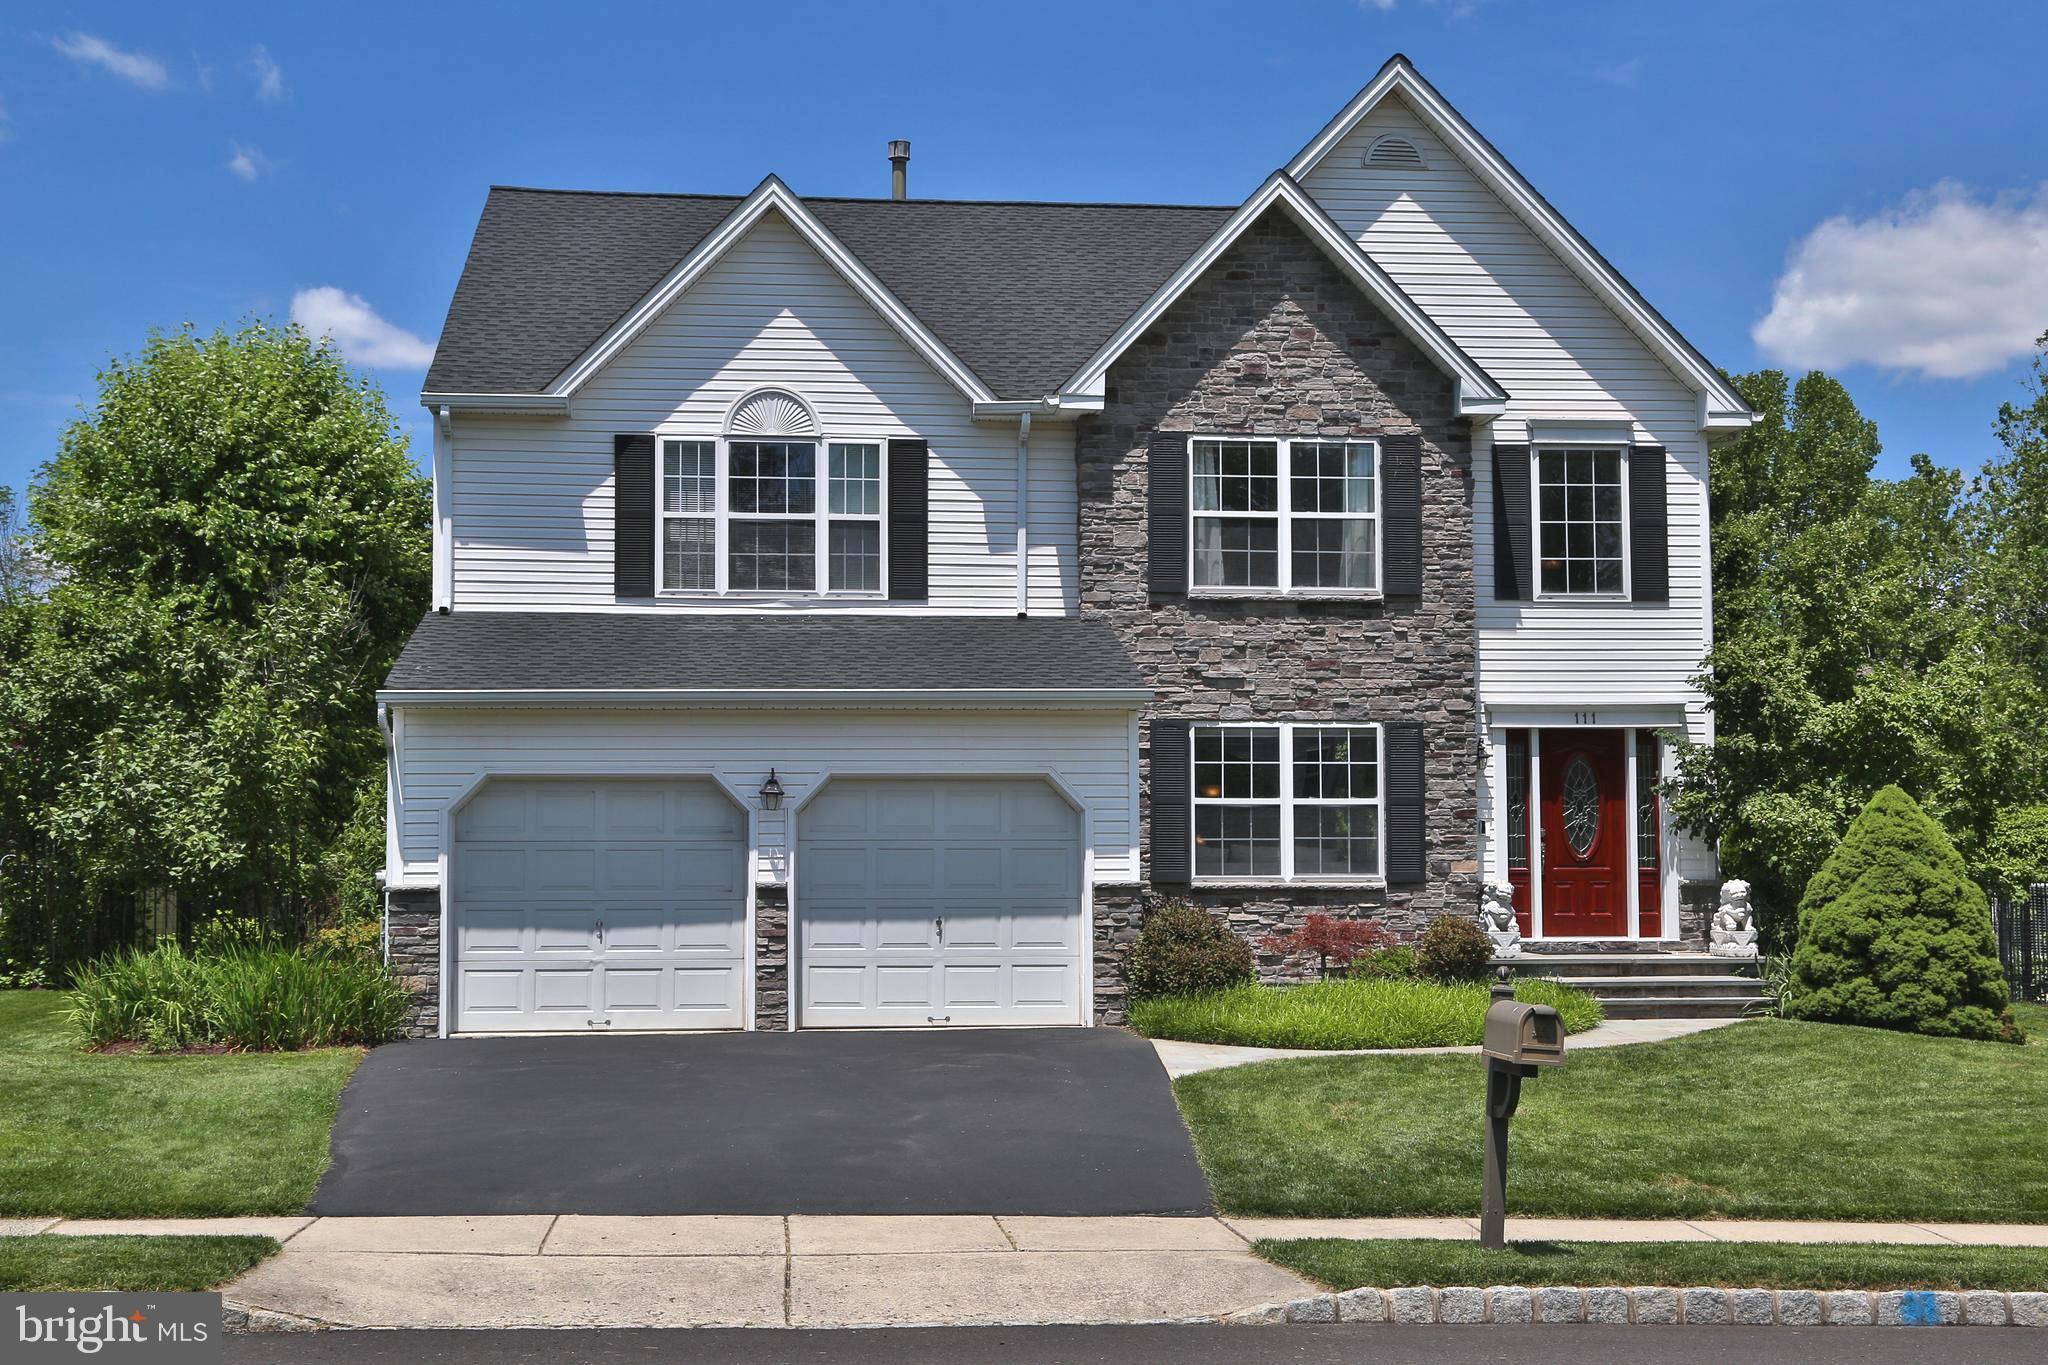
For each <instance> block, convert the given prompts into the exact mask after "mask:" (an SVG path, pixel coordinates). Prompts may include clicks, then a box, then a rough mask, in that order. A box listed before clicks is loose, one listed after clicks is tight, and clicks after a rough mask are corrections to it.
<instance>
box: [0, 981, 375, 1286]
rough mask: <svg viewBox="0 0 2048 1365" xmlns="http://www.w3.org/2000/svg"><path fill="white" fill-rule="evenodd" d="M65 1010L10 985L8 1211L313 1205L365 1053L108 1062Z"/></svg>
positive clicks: (179, 1211)
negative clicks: (344, 1095)
mask: <svg viewBox="0 0 2048 1365" xmlns="http://www.w3.org/2000/svg"><path fill="white" fill-rule="evenodd" d="M64 1008H65V1001H64V997H63V995H61V994H59V993H57V992H55V991H0V1217H26V1216H33V1215H37V1214H63V1215H66V1216H69V1217H73V1218H142V1217H167V1218H168V1217H195V1218H196V1217H209V1216H221V1215H229V1214H266V1213H268V1214H278V1213H297V1212H299V1211H300V1210H301V1209H302V1208H304V1207H305V1205H306V1201H307V1200H309V1199H311V1198H312V1195H313V1186H314V1184H315V1182H317V1181H318V1180H319V1178H320V1172H321V1171H322V1170H323V1169H325V1167H326V1165H327V1130H328V1129H329V1128H330V1127H331V1126H332V1125H333V1123H334V1110H335V1101H336V1099H337V1098H338V1096H339V1095H340V1093H341V1087H342V1084H343V1083H344V1082H346V1081H347V1080H348V1078H349V1074H350V1073H351V1072H353V1071H354V1070H355V1068H356V1063H357V1062H358V1061H360V1060H362V1052H361V1050H360V1049H358V1048H330V1049H325V1050H321V1051H312V1052H273V1053H226V1054H220V1055H214V1056H150V1055H147V1054H143V1053H137V1054H133V1055H129V1056H102V1055H99V1054H96V1053H89V1052H83V1051H81V1050H80V1049H79V1047H78V1044H77V1043H76V1041H75V1040H74V1039H73V1036H72V1034H71V1031H70V1029H69V1027H68V1026H67V1025H66V1023H65V1020H64ZM159 1287H161V1286H159Z"/></svg>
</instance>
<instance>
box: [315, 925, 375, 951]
mask: <svg viewBox="0 0 2048 1365" xmlns="http://www.w3.org/2000/svg"><path fill="white" fill-rule="evenodd" d="M313 951H314V952H316V953H319V954H321V955H323V956H326V957H349V958H356V959H359V960H361V961H363V962H381V961H383V959H384V926H383V925H382V924H380V923H378V922H377V921H376V920H373V919H352V920H344V921H342V922H341V923H340V924H331V925H329V926H328V927H327V928H325V929H322V930H320V931H319V932H318V933H316V934H314V935H313Z"/></svg>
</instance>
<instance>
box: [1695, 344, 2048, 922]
mask: <svg viewBox="0 0 2048 1365" xmlns="http://www.w3.org/2000/svg"><path fill="white" fill-rule="evenodd" d="M1735 382H1736V384H1737V386H1738V387H1739V388H1740V389H1741V390H1742V392H1743V394H1744V396H1745V397H1746V398H1747V399H1748V400H1749V402H1750V404H1751V406H1752V407H1754V408H1755V409H1756V410H1757V411H1758V412H1760V413H1761V414H1763V418H1764V420H1763V421H1762V422H1760V423H1759V424H1758V425H1757V426H1756V427H1755V428H1754V429H1753V430H1752V431H1751V432H1749V433H1748V434H1746V435H1745V436H1743V437H1742V438H1740V439H1738V440H1736V441H1733V442H1730V443H1729V444H1728V445H1727V446H1725V447H1723V448H1722V449H1720V450H1717V451H1716V452H1715V453H1714V457H1713V461H1712V465H1711V470H1710V488H1709V492H1710V499H1711V517H1712V525H1713V546H1714V635H1715V644H1714V648H1713V649H1712V651H1711V652H1710V653H1709V654H1708V655H1707V658H1706V660H1705V663H1706V670H1705V672H1704V673H1703V674H1702V675H1701V677H1700V680H1699V681H1700V685H1701V687H1702V688H1703V690H1704V691H1705V692H1706V694H1707V697H1708V700H1709V702H1710V704H1711V706H1712V708H1713V712H1714V722H1715V732H1716V738H1715V743H1714V744H1713V745H1712V746H1711V747H1709V746H1682V749H1681V754H1680V760H1679V773H1680V779H1681V785H1680V787H1679V789H1678V790H1677V791H1676V792H1675V794H1674V813H1675V815H1676V817H1677V818H1678V820H1679V821H1680V823H1682V824H1684V825H1685V826H1686V827H1688V828H1690V829H1694V830H1698V831H1701V832H1703V833H1705V834H1706V835H1708V836H1709V837H1712V838H1715V839H1717V840H1718V842H1719V846H1720V851H1721V857H1722V864H1723V868H1724V871H1725V872H1726V873H1727V875H1730V876H1739V877H1743V878H1746V879H1747V880H1749V881H1750V882H1751V883H1752V884H1753V885H1754V886H1755V888H1756V896H1757V903H1758V907H1759V911H1760V919H1761V922H1762V927H1763V930H1764V932H1765V935H1766V937H1767V939H1768V940H1769V941H1770V942H1771V943H1772V944H1773V945H1775V946H1778V947H1781V948H1782V947H1783V946H1785V945H1786V944H1787V942H1788V940H1789V939H1790V937H1791V934H1792V931H1793V928H1794V921H1793V917H1792V916H1791V914H1790V913H1789V911H1790V909H1791V907H1792V906H1794V905H1795V904H1797V902H1798V900H1799V898H1800V896H1801V894H1802V892H1803V891H1804V889H1805V887H1806V884H1807V881H1808V879H1809V878H1811V877H1812V876H1813V874H1814V873H1815V871H1816V870H1817V869H1818V868H1819V867H1820V865H1821V863H1822V861H1823V860H1824V859H1825V858H1826V857H1827V856H1828V854H1829V852H1830V851H1831V850H1832V849H1833V848H1834V847H1835V845H1836V843H1837V842H1838V841H1839V839H1840V838H1841V836H1842V833H1843V831H1844V830H1845V829H1846V828H1847V827H1848V824H1849V822H1850V820H1851V819H1852V818H1853V817H1854V816H1855V814H1856V812H1857V811H1858V810H1859V809H1861V807H1862V806H1863V804H1864V802H1865V801H1866V800H1868V798H1869V797H1870V794H1871V793H1873V792H1875V791H1877V790H1878V789H1879V788H1880V787H1882V786H1884V785H1886V784H1887V783H1892V782H1898V783H1902V784H1905V785H1908V786H1910V787H1912V788H1913V789H1914V790H1916V791H1918V792H1920V793H1921V794H1922V797H1923V799H1925V800H1926V802H1927V804H1928V808H1929V809H1930V810H1931V811H1932V812H1933V813H1934V814H1935V815H1936V816H1937V817H1938V818H1939V819H1940V820H1941V821H1942V822H1943V824H1944V825H1945V826H1946V827H1947V828H1949V829H1951V830H1953V831H1955V833H1956V835H1957V838H1958V841H1959V842H1960V843H1961V845H1962V846H1963V848H1964V850H1965V852H1966V854H1968V855H1969V856H1970V857H1971V858H1972V859H1976V858H1978V857H1980V856H1981V855H1982V852H1983V848H1984V842H1985V840H1986V838H1987V837H1988V834H1989V832H1990V830H1991V828H1992V826H1993V824H1994V822H1995V821H1996V819H1997V818H1998V814H1999V812H2000V811H2002V810H2006V809H2009V808H2011V807H2013V806H2015V805H2021V804H2025V803H2026V802H2027V801H2030V800H2038V799H2040V797H2039V793H2040V791H2041V781H2042V778H2041V777H2040V775H2039V771H2038V764H2037V762H2036V761H2034V759H2033V758H2032V757H2031V756H2030V751H2031V750H2032V749H2033V748H2035V747H2036V746H2037V744H2038V739H2037V736H2038V734H2039V733H2040V726H2041V724H2042V722H2043V720H2044V719H2048V710H2044V707H2043V705H2042V693H2041V689H2040V687H2039V686H2037V685H2036V683H2035V682H2034V681H2033V679H2032V678H2031V677H2030V676H2029V675H2027V674H2026V673H2025V672H2024V671H2022V670H2016V669H2014V668H2013V667H2012V666H2011V665H2010V662H2009V660H2008V658H2007V654H2006V651H2005V650H2004V649H2003V648H2002V647H2001V646H2000V644H1999V641H1998V639H1997V636H1996V633H1995V631H1994V629H1993V626H1992V623H1991V622H1989V621H1988V620H1987V619H1986V617H1985V615H1984V613H1982V612H1980V611H1977V610H1975V609H1973V607H1972V596H1973V585H1974V584H1975V583H1976V581H1977V579H1976V571H1977V565H1978V562H1979V560H1981V558H1982V556H1981V554H1980V552H1979V551H1978V548H1977V545H1976V543H1975V541H1974V540H1973V538H1972V536H1971V535H1970V533H1969V531H1968V525H1967V522H1966V520H1965V517H1964V512H1965V510H1966V507H1967V503H1966V501H1965V499H1964V496H1963V493H1964V490H1963V485H1962V480H1961V478H1960V476H1958V475H1957V474H1955V473H1954V472H1952V471H1949V470H1945V469H1942V468H1940V467H1938V466H1936V465H1935V464H1934V463H1933V462H1932V461H1931V460H1929V459H1928V458H1927V457H1926V456H1916V457H1915V458H1914V460H1913V462H1912V472H1911V473H1910V474H1908V475H1907V476H1906V477H1905V478H1903V479H1898V480H1884V479H1876V478H1873V477H1871V470H1872V468H1873V466H1874V464H1875V461H1876V457H1877V455H1878V453H1879V450H1880V447H1879V444H1878V440H1877V431H1876V428H1875V427H1874V425H1873V424H1872V423H1870V422H1869V421H1868V420H1866V419H1865V418H1864V417H1863V416H1862V414H1861V413H1860V412H1858V411H1857V409H1856V407H1855V404H1854V403H1853V402H1852V401H1851V400H1850V398H1849V395H1848V393H1847V392H1846V390H1844V389H1843V388H1842V386H1841V385H1840V384H1839V383H1837V382H1836V381H1835V380H1833V379H1831V378H1829V377H1828V376H1826V375H1823V374H1819V373H1813V374H1808V375H1806V376H1805V377H1804V378H1802V379H1801V380H1799V382H1798V383H1797V384H1796V385H1794V384H1791V383H1789V382H1788V380H1787V379H1786V377H1785V376H1784V375H1783V374H1781V373H1778V372H1776V371H1765V372H1763V373H1760V374H1754V375H1745V376H1740V377H1738V378H1737V379H1736V381H1735Z"/></svg>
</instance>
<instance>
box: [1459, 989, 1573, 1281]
mask: <svg viewBox="0 0 2048 1365" xmlns="http://www.w3.org/2000/svg"><path fill="white" fill-rule="evenodd" d="M1480 1051H1482V1052H1483V1053H1484V1054H1485V1055H1486V1188H1485V1190H1484V1191H1483V1192H1482V1194H1481V1196H1480V1201H1479V1245H1481V1246H1482V1247H1487V1248H1490V1249H1492V1250H1496V1251H1497V1250H1499V1249H1500V1248H1502V1247H1504V1246H1506V1245H1507V1244H1508V1239H1507V1220H1508V1120H1509V1119H1511V1118H1513V1117H1514V1116H1515V1109H1516V1107H1517V1106H1519V1105H1520V1104H1521V1102H1522V1082H1523V1081H1524V1080H1526V1079H1528V1078H1529V1077H1531V1076H1533V1075H1535V1074H1536V1069H1537V1068H1538V1067H1543V1066H1563V1065H1564V1021H1563V1020H1562V1019H1560V1018H1558V1015H1557V1011H1556V1010H1554V1009H1552V1008H1551V1007H1550V1006H1548V1005H1525V1004H1523V1003H1521V1002H1520V1001H1518V1000H1516V999H1515V988H1514V987H1513V986H1512V985H1510V984H1509V983H1508V969H1507V968H1505V967H1502V968H1501V969H1500V974H1499V978H1498V979H1497V980H1496V981H1495V982H1494V986H1493V1003H1492V1004H1491V1005H1489V1006H1487V1009H1486V1033H1485V1041H1484V1044H1483V1045H1482V1047H1481V1048H1480Z"/></svg>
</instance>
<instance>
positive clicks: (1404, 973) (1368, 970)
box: [1351, 943, 1415, 981]
mask: <svg viewBox="0 0 2048 1365" xmlns="http://www.w3.org/2000/svg"><path fill="white" fill-rule="evenodd" d="M1351 975H1352V977H1354V978H1360V979H1374V980H1387V981H1413V980H1414V979H1415V950H1414V949H1413V948H1411V947H1409V946H1408V945H1407V944H1405V943H1396V944H1394V945H1393V946H1392V947H1389V948H1381V949H1379V950H1378V951H1376V952H1370V953H1360V954H1359V955H1358V956H1357V957H1354V958H1352V959H1351Z"/></svg>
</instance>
